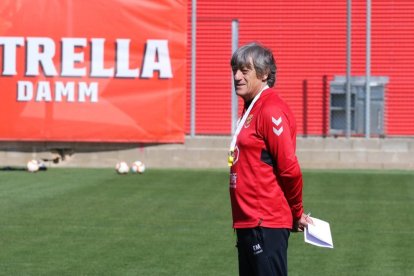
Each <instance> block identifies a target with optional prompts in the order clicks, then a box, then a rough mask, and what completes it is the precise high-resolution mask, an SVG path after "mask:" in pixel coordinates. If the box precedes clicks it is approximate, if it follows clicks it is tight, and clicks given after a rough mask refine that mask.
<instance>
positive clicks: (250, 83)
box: [233, 59, 267, 101]
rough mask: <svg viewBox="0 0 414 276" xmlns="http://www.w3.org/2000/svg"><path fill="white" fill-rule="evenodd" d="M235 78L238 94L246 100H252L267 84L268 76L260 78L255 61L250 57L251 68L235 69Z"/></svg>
mask: <svg viewBox="0 0 414 276" xmlns="http://www.w3.org/2000/svg"><path fill="white" fill-rule="evenodd" d="M233 79H234V88H235V90H236V94H237V95H238V96H240V97H242V98H243V100H244V101H250V100H252V99H253V98H254V96H256V95H257V93H259V92H260V90H261V89H262V88H263V86H264V85H265V84H266V82H265V80H266V79H267V76H263V77H262V78H258V77H257V75H256V70H255V69H254V66H253V62H252V60H251V59H250V68H248V67H244V68H240V69H233Z"/></svg>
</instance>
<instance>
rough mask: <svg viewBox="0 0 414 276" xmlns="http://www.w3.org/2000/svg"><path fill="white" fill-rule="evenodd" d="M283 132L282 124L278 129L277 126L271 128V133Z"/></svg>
mask: <svg viewBox="0 0 414 276" xmlns="http://www.w3.org/2000/svg"><path fill="white" fill-rule="evenodd" d="M282 132H283V126H281V127H280V128H279V129H277V128H275V127H274V128H273V133H274V134H276V135H277V136H280V134H282Z"/></svg>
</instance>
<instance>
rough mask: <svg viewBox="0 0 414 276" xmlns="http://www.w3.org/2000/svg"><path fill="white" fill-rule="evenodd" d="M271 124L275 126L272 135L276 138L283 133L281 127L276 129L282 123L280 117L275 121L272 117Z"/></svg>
mask: <svg viewBox="0 0 414 276" xmlns="http://www.w3.org/2000/svg"><path fill="white" fill-rule="evenodd" d="M272 123H273V124H275V125H276V127H273V133H274V134H276V135H277V136H280V134H282V132H283V126H281V127H280V128H279V129H278V128H277V127H278V126H279V125H280V124H281V123H282V117H279V119H277V120H276V119H275V118H273V117H272Z"/></svg>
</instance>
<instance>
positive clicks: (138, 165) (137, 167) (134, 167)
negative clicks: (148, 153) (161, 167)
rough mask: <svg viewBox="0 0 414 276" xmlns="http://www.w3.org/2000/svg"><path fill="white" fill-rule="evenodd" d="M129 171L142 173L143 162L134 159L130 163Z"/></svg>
mask: <svg viewBox="0 0 414 276" xmlns="http://www.w3.org/2000/svg"><path fill="white" fill-rule="evenodd" d="M131 171H132V172H133V173H144V172H145V164H144V163H142V162H141V161H135V162H133V163H132V164H131Z"/></svg>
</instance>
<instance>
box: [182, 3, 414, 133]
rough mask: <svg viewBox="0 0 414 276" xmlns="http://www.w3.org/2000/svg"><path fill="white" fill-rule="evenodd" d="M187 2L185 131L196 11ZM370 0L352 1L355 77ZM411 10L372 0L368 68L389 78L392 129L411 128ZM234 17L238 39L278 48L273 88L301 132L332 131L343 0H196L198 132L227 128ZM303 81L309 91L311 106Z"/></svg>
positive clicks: (361, 63)
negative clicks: (331, 89) (332, 83)
mask: <svg viewBox="0 0 414 276" xmlns="http://www.w3.org/2000/svg"><path fill="white" fill-rule="evenodd" d="M189 2H190V3H189V4H188V13H189V16H188V19H189V21H188V24H189V28H188V30H189V34H188V50H187V51H188V52H187V53H188V54H187V57H188V82H187V116H186V130H187V132H188V133H189V132H190V94H191V89H190V88H191V75H190V74H191V11H192V4H191V1H189ZM365 2H366V1H365V0H364V1H362V0H353V1H352V5H353V10H352V17H353V18H352V74H353V75H355V76H357V75H358V76H363V75H365V12H366V10H365V8H366V7H365V5H366V4H365ZM413 14H414V2H411V1H408V0H407V1H402V0H397V1H390V0H388V1H385V0H384V1H379V0H378V1H372V27H371V28H372V29H371V44H372V49H371V54H372V56H371V62H372V67H371V74H372V76H388V77H389V78H390V81H389V84H388V86H387V95H386V100H385V117H386V121H385V128H386V134H387V135H389V136H395V135H397V136H406V135H414V123H413V119H414V108H413V105H414V99H413V97H412V96H413V93H411V86H412V82H414V16H413ZM232 19H238V20H239V42H240V45H241V44H245V43H247V42H250V41H260V42H262V43H263V44H264V45H266V46H268V47H270V48H271V49H272V50H273V51H274V54H275V58H276V61H277V66H278V73H277V82H276V86H275V88H276V89H277V90H278V91H279V93H280V94H281V96H282V97H283V98H284V99H285V100H286V101H287V102H288V103H289V104H290V106H291V107H292V109H293V111H294V113H295V115H296V120H297V125H298V133H299V134H304V133H305V132H306V134H309V135H322V134H324V133H327V131H328V130H329V82H330V81H331V80H332V79H333V76H334V75H345V73H346V1H344V0H341V1H275V0H272V1H250V0H240V1H211V0H197V37H196V41H197V52H196V55H197V68H196V70H197V71H196V93H197V98H196V133H197V134H229V133H230V128H231V121H230V116H231V114H230V99H231V71H230V68H229V59H230V56H231V21H232ZM324 76H326V78H327V82H325V83H324ZM304 84H306V87H307V93H308V101H307V106H306V109H305V108H304V104H303V87H304ZM240 105H241V102H240ZM304 110H306V112H304Z"/></svg>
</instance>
